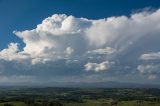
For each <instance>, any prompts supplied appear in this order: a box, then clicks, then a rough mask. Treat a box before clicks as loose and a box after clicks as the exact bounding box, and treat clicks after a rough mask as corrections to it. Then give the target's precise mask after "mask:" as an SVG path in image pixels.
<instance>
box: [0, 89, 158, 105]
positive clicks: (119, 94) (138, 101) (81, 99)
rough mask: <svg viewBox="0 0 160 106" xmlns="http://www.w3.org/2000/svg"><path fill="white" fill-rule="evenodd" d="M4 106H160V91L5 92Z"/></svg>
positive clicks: (1, 101) (1, 93)
mask: <svg viewBox="0 0 160 106" xmlns="http://www.w3.org/2000/svg"><path fill="white" fill-rule="evenodd" d="M0 106H160V89H118V88H117V89H111V88H110V89H98V88H95V89H80V88H25V87H23V88H16V87H15V88H1V89H0Z"/></svg>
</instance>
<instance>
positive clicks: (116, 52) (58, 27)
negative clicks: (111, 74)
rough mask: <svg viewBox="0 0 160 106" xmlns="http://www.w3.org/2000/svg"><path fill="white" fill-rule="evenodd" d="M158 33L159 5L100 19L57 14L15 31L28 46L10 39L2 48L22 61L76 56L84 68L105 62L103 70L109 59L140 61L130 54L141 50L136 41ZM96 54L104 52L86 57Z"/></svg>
mask: <svg viewBox="0 0 160 106" xmlns="http://www.w3.org/2000/svg"><path fill="white" fill-rule="evenodd" d="M159 33H160V9H158V10H156V11H154V12H150V11H149V12H148V11H143V12H140V13H135V14H131V15H130V16H129V17H127V16H118V17H108V18H104V19H97V20H91V19H87V18H77V17H74V16H71V15H70V16H67V15H65V14H54V15H52V16H51V17H48V18H46V19H44V20H43V21H42V23H41V24H39V25H37V26H36V28H34V29H32V30H25V31H14V34H15V35H16V36H17V37H19V38H21V39H22V40H23V42H24V43H25V46H24V48H23V49H22V50H20V49H19V48H18V43H10V44H9V46H8V48H4V49H3V50H1V51H0V59H1V60H5V61H20V62H21V63H23V62H25V61H27V62H30V63H31V65H36V64H38V63H42V64H44V63H46V62H53V61H56V60H60V59H64V60H77V61H78V62H79V63H81V60H82V62H83V65H81V66H82V67H83V68H84V65H85V64H86V65H85V66H86V69H87V70H90V69H89V68H87V67H90V65H91V66H93V65H94V67H95V66H96V67H97V66H98V67H101V65H102V66H104V67H102V68H99V69H98V70H99V71H100V70H106V69H107V68H108V67H107V65H108V63H110V62H114V61H118V62H119V63H122V64H123V66H125V65H124V63H125V62H124V60H125V59H129V58H130V57H132V59H135V60H136V59H137V61H139V59H138V58H136V56H134V54H133V55H132V56H128V54H132V51H131V50H136V51H139V50H138V47H137V44H138V43H142V44H143V42H144V41H146V40H147V39H146V38H152V36H154V37H156V39H159V38H160V37H159ZM141 46H142V48H140V50H141V51H142V52H141V53H145V51H144V52H143V49H144V48H145V47H146V45H141ZM145 50H146V49H145ZM136 51H134V53H135V52H136ZM126 53H128V54H126ZM122 54H126V55H125V57H123V56H121V55H122ZM93 55H94V56H97V57H98V56H102V55H103V58H101V59H99V58H96V59H97V61H98V62H97V61H96V60H94V61H91V60H87V58H88V57H90V56H93ZM139 55H140V54H139ZM86 56H87V57H86ZM104 56H105V57H106V58H104ZM127 56H128V57H127ZM157 56H158V58H159V54H158V55H157V53H152V54H144V55H142V56H141V58H142V59H152V58H157ZM120 58H121V59H120ZM122 58H123V59H122ZM83 59H86V60H85V61H84V60H83ZM130 61H132V60H130ZM84 62H85V63H84ZM89 62H90V64H89ZM102 63H103V64H102ZM128 63H129V62H128ZM87 64H88V65H87ZM128 65H129V64H127V66H128ZM93 70H96V69H95V68H93Z"/></svg>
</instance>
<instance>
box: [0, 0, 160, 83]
mask: <svg viewBox="0 0 160 106" xmlns="http://www.w3.org/2000/svg"><path fill="white" fill-rule="evenodd" d="M159 8H160V1H159V0H140V1H139V0H12V1H11V0H0V15H1V17H0V23H1V24H0V50H1V51H0V69H1V71H0V79H1V82H0V83H2V84H3V83H5V82H8V83H23V82H25V83H39V82H43V83H51V82H64V81H70V82H72V81H77V82H105V81H106V82H107V81H121V82H139V83H156V84H157V83H158V82H159V81H160V75H159V74H160V72H159V68H160V52H159V50H160V47H159V46H158V45H159V38H160V37H159V28H160V17H159V16H160V12H159V11H160V10H159ZM37 25H38V26H37ZM61 66H63V67H61Z"/></svg>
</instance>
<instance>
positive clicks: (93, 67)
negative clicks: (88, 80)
mask: <svg viewBox="0 0 160 106" xmlns="http://www.w3.org/2000/svg"><path fill="white" fill-rule="evenodd" d="M113 64H114V63H113V62H109V61H104V62H102V63H99V64H98V63H87V64H85V65H84V67H85V70H86V71H95V72H99V71H107V70H108V69H109V68H110V66H111V65H113Z"/></svg>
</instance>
